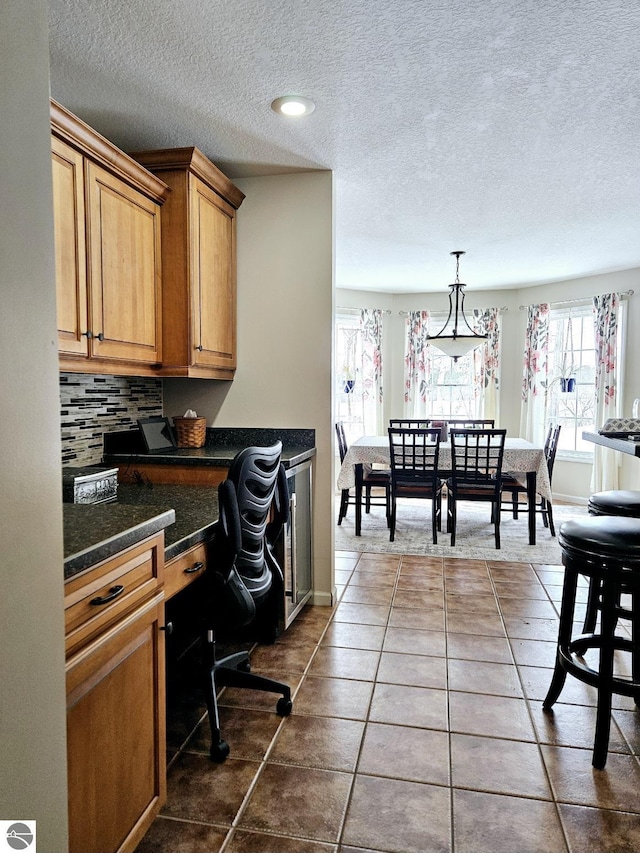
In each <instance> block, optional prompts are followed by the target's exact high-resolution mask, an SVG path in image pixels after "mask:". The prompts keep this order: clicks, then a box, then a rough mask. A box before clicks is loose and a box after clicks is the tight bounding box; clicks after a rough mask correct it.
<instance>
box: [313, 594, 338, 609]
mask: <svg viewBox="0 0 640 853" xmlns="http://www.w3.org/2000/svg"><path fill="white" fill-rule="evenodd" d="M334 601H337V594H336V591H335V590H334V591H333V595H332V594H331V593H330V592H314V593H313V595H312V596H311V603H312V604H314V605H317V606H318V607H331V606H332V605H333V602H334Z"/></svg>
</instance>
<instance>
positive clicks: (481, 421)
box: [447, 418, 496, 430]
mask: <svg viewBox="0 0 640 853" xmlns="http://www.w3.org/2000/svg"><path fill="white" fill-rule="evenodd" d="M447 423H448V424H449V430H452V429H493V428H494V427H495V425H496V422H495V420H493V418H447Z"/></svg>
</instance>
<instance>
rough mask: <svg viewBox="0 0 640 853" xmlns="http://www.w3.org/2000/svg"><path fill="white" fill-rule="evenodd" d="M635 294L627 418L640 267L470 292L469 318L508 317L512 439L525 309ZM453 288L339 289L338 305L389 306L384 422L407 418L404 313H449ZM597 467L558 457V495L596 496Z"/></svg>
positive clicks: (627, 483)
mask: <svg viewBox="0 0 640 853" xmlns="http://www.w3.org/2000/svg"><path fill="white" fill-rule="evenodd" d="M627 290H635V295H634V296H633V297H631V298H630V299H629V301H628V309H629V310H628V334H627V348H626V353H625V371H624V378H625V384H624V388H623V395H622V406H623V414H625V415H627V416H630V415H631V408H632V405H633V400H634V399H635V398H636V397H640V371H639V370H638V369H637V367H636V366H637V365H638V364H640V269H632V270H625V271H622V272H614V273H607V274H604V275H597V276H589V277H586V278H579V279H572V280H570V281H563V282H555V283H553V284H547V285H538V286H536V287H530V288H513V289H501V290H492V291H478V290H469V289H468V288H467V292H466V296H465V303H466V304H465V308H466V313H467V316H469V315H470V313H471V311H472V310H473V309H474V308H488V307H501V308H505V309H506V310H505V311H504V312H503V314H502V367H501V375H500V389H501V390H500V414H499V423H500V426H503V427H506V429H507V430H508V431H509V433H511V434H512V435H517V434H518V432H519V429H520V397H521V385H522V364H523V349H524V333H525V327H526V320H527V317H526V311H521V310H520V306H521V305H530V304H533V303H537V302H543V301H547V302H552V303H553V302H560V301H564V300H570V299H584V298H585V297H590V296H595V295H596V294H600V293H610V292H612V291H618V292H620V293H622V292H625V291H627ZM447 294H448V288H447V286H446V282H445V283H443V287H442V291H439V292H436V293H416V294H411V295H407V294H393V295H391V294H377V293H374V292H370V291H359V290H342V289H339V288H338V289H337V290H336V304H338V305H347V306H349V307H354V308H360V307H367V308H385V309H390V310H391V313H390V314H388V315H385V321H384V331H383V360H384V363H383V364H384V366H383V370H384V373H383V379H384V383H385V384H384V389H385V390H384V401H385V402H384V418H385V420H386V419H388V418H390V417H402V414H403V394H404V384H403V376H404V373H403V370H404V364H403V359H404V334H405V318H404V317H402V316H401V315H400V312H401V311H409V310H413V311H415V310H420V309H424V308H429V309H430V310H433V311H443V310H448V299H447ZM620 465H621V469H620V475H621V481H620V486H621V488H628V489H633V488H638V489H640V459H635V458H633V457H631V456H626V455H625V456H623V455H622V454H620ZM590 479H591V464H590V463H584V462H568V461H564V460H562V459H556V465H555V469H554V477H553V488H554V493H555V494H556V495H557V496H561V497H564V498H573V499H577V500H583V499H586V498H587V497H588V496H589V493H590V487H589V484H590Z"/></svg>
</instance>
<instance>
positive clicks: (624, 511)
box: [589, 489, 640, 518]
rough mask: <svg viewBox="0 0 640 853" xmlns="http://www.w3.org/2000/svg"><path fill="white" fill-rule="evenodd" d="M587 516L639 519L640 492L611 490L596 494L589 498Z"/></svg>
mask: <svg viewBox="0 0 640 853" xmlns="http://www.w3.org/2000/svg"><path fill="white" fill-rule="evenodd" d="M589 515H623V516H625V517H626V518H640V492H636V491H632V490H631V489H612V490H611V491H608V492H596V493H595V494H594V495H591V497H590V498H589Z"/></svg>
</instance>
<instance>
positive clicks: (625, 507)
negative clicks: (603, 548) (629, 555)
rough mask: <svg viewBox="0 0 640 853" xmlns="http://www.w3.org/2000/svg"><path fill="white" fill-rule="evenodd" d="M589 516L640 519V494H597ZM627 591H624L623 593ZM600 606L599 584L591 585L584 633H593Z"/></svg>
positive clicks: (622, 491) (620, 491)
mask: <svg viewBox="0 0 640 853" xmlns="http://www.w3.org/2000/svg"><path fill="white" fill-rule="evenodd" d="M588 510H589V515H620V516H623V517H625V518H640V492H638V491H633V490H630V489H611V490H610V491H606V492H596V493H595V494H593V495H591V497H590V498H589V506H588ZM624 591H625V590H624V589H622V590H621V592H624ZM599 604H600V587H599V585H598V584H597V583H593V582H591V583H590V584H589V596H588V599H587V611H586V615H585V619H584V628H583V630H584V632H585V633H589V632H590V631H593V629H594V628H595V626H596V620H597V618H598V607H599Z"/></svg>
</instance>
